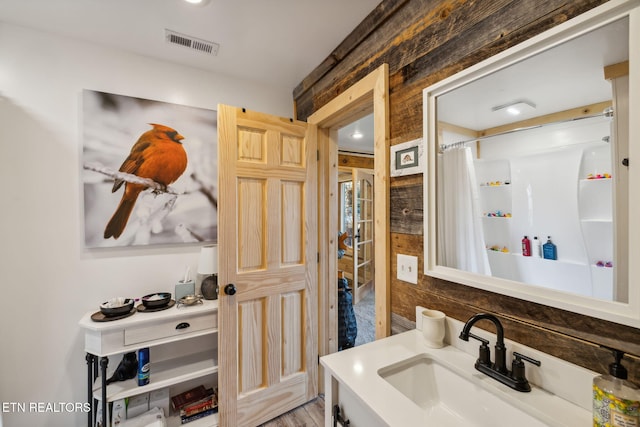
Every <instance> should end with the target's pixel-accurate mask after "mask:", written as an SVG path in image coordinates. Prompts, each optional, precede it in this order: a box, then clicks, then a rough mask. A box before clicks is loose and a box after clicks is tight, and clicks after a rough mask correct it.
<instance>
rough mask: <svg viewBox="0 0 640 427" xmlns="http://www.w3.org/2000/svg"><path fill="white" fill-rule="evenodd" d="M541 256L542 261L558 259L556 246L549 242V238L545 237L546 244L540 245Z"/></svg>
mask: <svg viewBox="0 0 640 427" xmlns="http://www.w3.org/2000/svg"><path fill="white" fill-rule="evenodd" d="M542 256H543V257H544V259H554V260H556V259H558V250H557V248H556V245H555V244H553V243H552V242H551V236H547V243H545V244H544V245H542Z"/></svg>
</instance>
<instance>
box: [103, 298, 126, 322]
mask: <svg viewBox="0 0 640 427" xmlns="http://www.w3.org/2000/svg"><path fill="white" fill-rule="evenodd" d="M134 302H135V301H134V300H133V299H132V298H123V297H117V298H112V299H110V300H109V301H105V302H103V303H102V304H100V311H101V312H102V314H104V315H105V316H107V317H112V316H122V315H123V314H127V313H128V312H130V311H131V309H132V308H133V304H134Z"/></svg>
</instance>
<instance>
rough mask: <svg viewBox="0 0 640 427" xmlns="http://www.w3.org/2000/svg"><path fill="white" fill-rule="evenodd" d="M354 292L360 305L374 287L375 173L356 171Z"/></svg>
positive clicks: (354, 178)
mask: <svg viewBox="0 0 640 427" xmlns="http://www.w3.org/2000/svg"><path fill="white" fill-rule="evenodd" d="M352 188H353V229H354V230H353V233H354V239H353V288H354V289H353V291H354V303H355V304H357V303H358V302H359V301H360V300H361V299H362V298H364V297H365V296H366V295H367V294H368V293H369V292H371V291H372V290H373V277H374V262H373V237H374V236H373V226H374V223H373V212H374V204H373V174H371V173H367V172H365V171H363V170H362V169H354V170H353V187H352Z"/></svg>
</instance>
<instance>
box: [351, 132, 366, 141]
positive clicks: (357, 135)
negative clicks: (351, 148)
mask: <svg viewBox="0 0 640 427" xmlns="http://www.w3.org/2000/svg"><path fill="white" fill-rule="evenodd" d="M362 137H364V135H363V134H362V132H360V131H359V130H357V131H355V132H354V133H352V134H351V138H353V139H362Z"/></svg>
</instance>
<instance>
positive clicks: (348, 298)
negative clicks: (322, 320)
mask: <svg viewBox="0 0 640 427" xmlns="http://www.w3.org/2000/svg"><path fill="white" fill-rule="evenodd" d="M357 335H358V324H357V322H356V314H355V312H354V310H353V294H352V293H351V288H350V287H349V282H348V281H347V279H346V278H342V279H338V351H340V350H346V349H348V348H351V347H353V346H354V345H355V343H356V336H357Z"/></svg>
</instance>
